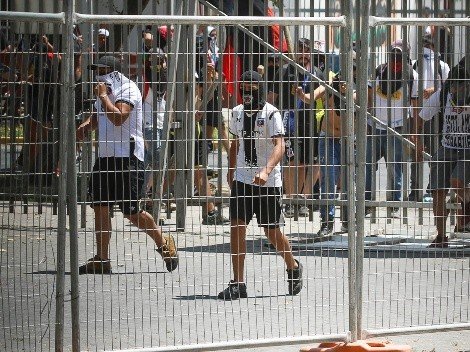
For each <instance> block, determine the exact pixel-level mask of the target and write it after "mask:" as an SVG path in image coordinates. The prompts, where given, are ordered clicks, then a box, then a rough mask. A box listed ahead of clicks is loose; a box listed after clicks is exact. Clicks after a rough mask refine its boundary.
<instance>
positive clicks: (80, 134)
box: [75, 125, 88, 142]
mask: <svg viewBox="0 0 470 352" xmlns="http://www.w3.org/2000/svg"><path fill="white" fill-rule="evenodd" d="M86 126H87V125H82V126H80V127H78V128H77V131H76V132H75V138H76V139H77V142H83V140H84V139H85V138H86V136H87V134H88V128H87V127H86Z"/></svg>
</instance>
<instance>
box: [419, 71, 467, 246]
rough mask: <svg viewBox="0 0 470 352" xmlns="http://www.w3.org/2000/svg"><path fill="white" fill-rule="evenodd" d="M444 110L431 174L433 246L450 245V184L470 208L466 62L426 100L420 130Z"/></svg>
mask: <svg viewBox="0 0 470 352" xmlns="http://www.w3.org/2000/svg"><path fill="white" fill-rule="evenodd" d="M440 112H441V113H442V114H443V116H444V118H443V119H442V123H443V124H442V146H441V147H440V148H439V149H438V150H437V152H436V153H435V154H434V155H433V157H432V161H431V170H430V175H429V183H430V188H431V190H432V195H433V212H434V219H435V224H436V229H437V236H436V238H435V239H434V241H433V242H432V243H431V244H430V247H438V248H446V247H448V241H449V238H448V237H447V236H446V221H447V215H448V214H449V211H448V209H447V207H446V197H447V193H448V192H449V189H450V188H453V189H454V190H455V191H456V193H457V198H458V200H459V201H460V202H461V204H462V208H463V209H462V212H463V214H468V213H469V212H470V204H469V203H470V188H469V184H470V172H469V171H468V170H470V123H469V117H470V74H469V73H468V71H467V70H466V69H465V66H463V65H460V64H459V65H457V66H455V67H453V68H452V70H451V71H450V73H449V78H448V80H447V81H446V84H445V86H444V88H443V89H442V90H440V91H437V92H435V93H434V94H433V95H432V96H431V97H430V98H429V99H428V100H427V101H426V102H425V104H424V106H423V109H422V110H421V112H420V114H419V117H418V118H417V120H416V121H417V124H416V128H417V133H419V132H420V131H421V127H422V120H425V121H429V120H430V119H432V118H433V117H434V116H436V115H437V114H438V113H440ZM457 227H458V228H459V229H458V230H459V231H464V232H469V231H470V222H469V221H468V217H467V216H462V217H459V218H458V223H457Z"/></svg>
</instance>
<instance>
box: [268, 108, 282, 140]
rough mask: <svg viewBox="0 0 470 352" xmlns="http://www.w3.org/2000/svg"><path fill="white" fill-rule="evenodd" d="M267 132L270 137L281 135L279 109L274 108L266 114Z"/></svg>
mask: <svg viewBox="0 0 470 352" xmlns="http://www.w3.org/2000/svg"><path fill="white" fill-rule="evenodd" d="M268 128H269V130H268V132H269V136H270V137H275V136H283V135H284V124H283V123H282V116H281V113H280V112H279V110H275V111H273V112H271V113H269V114H268Z"/></svg>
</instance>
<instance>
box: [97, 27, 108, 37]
mask: <svg viewBox="0 0 470 352" xmlns="http://www.w3.org/2000/svg"><path fill="white" fill-rule="evenodd" d="M98 35H104V36H105V37H109V31H108V30H107V29H106V28H100V29H98Z"/></svg>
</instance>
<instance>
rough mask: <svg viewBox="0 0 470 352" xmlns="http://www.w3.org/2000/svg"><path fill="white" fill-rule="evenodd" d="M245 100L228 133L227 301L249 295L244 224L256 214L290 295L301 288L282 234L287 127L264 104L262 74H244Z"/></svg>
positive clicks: (297, 268)
mask: <svg viewBox="0 0 470 352" xmlns="http://www.w3.org/2000/svg"><path fill="white" fill-rule="evenodd" d="M240 81H241V82H240V84H241V87H240V94H241V95H242V97H243V104H240V105H238V106H236V107H235V108H234V109H233V112H232V114H233V116H232V119H231V120H230V131H231V132H232V133H233V134H234V135H235V139H234V140H233V141H232V144H231V146H230V157H229V172H228V174H227V181H228V184H229V185H231V195H230V219H231V229H230V251H231V254H232V266H233V268H232V269H233V275H234V277H233V280H231V281H230V283H229V285H228V287H227V288H226V289H225V290H223V291H222V292H220V293H219V295H218V297H219V298H220V299H224V300H234V299H238V298H246V297H247V292H246V284H245V280H244V265H245V256H246V228H247V225H248V224H249V223H250V221H251V219H252V218H253V214H256V219H257V220H258V225H259V226H260V227H263V228H264V233H265V235H266V237H267V238H268V239H269V241H270V242H271V243H272V244H273V245H274V247H275V248H276V250H277V251H278V253H279V254H280V255H281V256H282V258H283V259H284V261H285V263H286V266H287V282H288V291H289V294H290V295H296V294H298V293H299V292H300V290H301V289H302V264H300V263H299V261H298V260H296V259H294V256H293V255H292V250H291V248H290V245H289V241H288V239H287V237H286V236H285V235H284V234H283V233H282V232H281V230H280V227H281V226H283V225H284V224H283V223H284V221H283V216H282V209H281V197H282V192H281V188H282V179H281V166H280V162H281V159H282V156H283V154H284V149H285V143H284V137H283V135H284V126H283V123H282V118H281V114H280V113H279V111H278V110H277V109H276V108H275V107H274V106H273V105H271V104H269V103H265V96H264V94H263V90H264V89H263V82H262V77H261V75H260V74H259V73H257V72H254V71H247V72H245V73H244V74H243V75H242V76H241V78H240Z"/></svg>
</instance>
